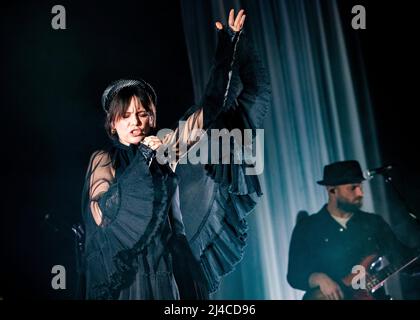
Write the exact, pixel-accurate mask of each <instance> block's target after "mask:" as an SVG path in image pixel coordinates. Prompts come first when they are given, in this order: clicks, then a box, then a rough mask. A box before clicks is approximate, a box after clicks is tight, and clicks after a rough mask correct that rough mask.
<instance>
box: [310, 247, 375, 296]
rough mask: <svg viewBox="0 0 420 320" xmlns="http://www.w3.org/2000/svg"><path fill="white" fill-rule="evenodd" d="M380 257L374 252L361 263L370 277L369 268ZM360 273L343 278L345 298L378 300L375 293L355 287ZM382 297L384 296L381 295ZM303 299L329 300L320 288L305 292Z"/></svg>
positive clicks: (342, 284)
mask: <svg viewBox="0 0 420 320" xmlns="http://www.w3.org/2000/svg"><path fill="white" fill-rule="evenodd" d="M377 259H378V256H377V255H376V254H372V255H370V256H368V257H366V258H364V259H363V260H362V261H361V262H360V263H359V265H360V266H363V267H364V268H365V270H366V277H369V276H370V274H369V270H370V269H371V266H372V264H373V263H374V262H375V261H376V260H377ZM357 275H358V273H350V274H348V275H347V276H346V277H344V278H343V279H342V280H341V282H342V283H341V290H342V291H343V294H344V299H345V300H376V298H375V296H374V295H373V293H371V292H370V291H369V290H367V289H353V288H352V280H353V278H354V277H356V276H357ZM381 298H382V297H381ZM302 299H303V300H328V299H327V297H325V296H324V295H323V294H322V292H321V290H320V289H319V288H314V289H312V290H309V291H307V292H306V293H305V295H304V296H303V298H302Z"/></svg>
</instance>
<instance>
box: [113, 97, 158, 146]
mask: <svg viewBox="0 0 420 320" xmlns="http://www.w3.org/2000/svg"><path fill="white" fill-rule="evenodd" d="M113 127H114V129H115V130H116V131H117V134H118V138H119V140H120V142H121V143H122V144H125V145H127V146H128V145H130V144H139V143H140V142H141V141H142V140H143V139H144V138H145V137H146V136H147V135H148V134H149V131H150V123H149V112H147V111H146V109H145V108H144V107H143V105H142V104H141V101H140V100H139V99H138V98H137V97H136V96H133V97H132V98H131V101H130V105H129V106H128V108H127V110H126V112H125V113H124V114H123V116H122V117H119V118H117V119H115V120H114V122H113Z"/></svg>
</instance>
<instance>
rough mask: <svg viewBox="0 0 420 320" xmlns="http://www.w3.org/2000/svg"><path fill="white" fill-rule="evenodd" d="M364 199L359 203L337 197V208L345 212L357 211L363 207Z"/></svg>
mask: <svg viewBox="0 0 420 320" xmlns="http://www.w3.org/2000/svg"><path fill="white" fill-rule="evenodd" d="M362 205H363V201H362V200H361V201H360V202H358V203H349V202H348V201H346V200H340V199H337V208H338V209H340V210H342V211H344V212H356V211H359V209H360V208H361V207H362Z"/></svg>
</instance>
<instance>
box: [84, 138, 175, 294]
mask: <svg viewBox="0 0 420 320" xmlns="http://www.w3.org/2000/svg"><path fill="white" fill-rule="evenodd" d="M141 146H142V148H146V147H145V146H143V145H141ZM140 151H141V150H140ZM145 154H147V153H145V152H137V154H136V155H135V157H134V158H133V160H132V161H131V163H130V165H129V166H128V167H127V168H126V170H125V171H124V172H123V173H122V174H121V176H120V177H119V178H118V179H117V180H113V179H112V176H113V172H112V170H113V169H112V164H111V161H110V156H109V154H108V153H107V152H103V151H101V152H97V153H95V154H94V156H93V157H92V160H91V165H90V168H89V170H88V175H87V177H86V185H87V187H86V188H85V189H86V196H85V201H84V211H85V214H84V218H85V223H86V226H87V231H88V232H87V238H86V263H87V273H86V276H87V294H88V298H92V299H100V298H105V299H108V298H109V299H112V298H115V297H116V295H117V294H118V292H119V290H120V289H121V288H122V287H124V286H125V285H127V284H129V283H130V282H131V281H132V277H133V276H134V275H135V272H136V268H137V266H136V261H137V260H136V259H135V258H136V256H137V255H138V254H139V252H141V250H143V248H145V247H146V246H147V245H148V243H149V242H150V241H151V239H153V237H154V236H155V235H156V234H157V230H158V229H159V227H160V226H161V225H162V223H163V222H164V220H165V218H166V215H167V206H168V204H169V203H170V201H169V200H170V199H169V198H170V197H171V196H172V193H173V190H174V188H175V185H171V184H168V183H166V182H168V181H174V183H176V181H175V180H173V179H165V178H164V177H165V175H168V174H172V173H171V172H157V170H161V169H160V168H159V167H158V166H154V167H153V168H154V169H153V170H150V169H149V162H150V159H148V158H147V156H146V155H145ZM169 171H170V170H169ZM139 188H141V191H140V190H139ZM95 215H96V217H95ZM98 218H99V219H98Z"/></svg>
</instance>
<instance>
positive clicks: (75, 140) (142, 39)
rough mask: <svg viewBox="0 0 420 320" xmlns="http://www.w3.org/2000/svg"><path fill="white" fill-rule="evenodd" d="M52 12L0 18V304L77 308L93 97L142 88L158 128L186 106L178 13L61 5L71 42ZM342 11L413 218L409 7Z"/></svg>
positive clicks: (139, 6)
mask: <svg viewBox="0 0 420 320" xmlns="http://www.w3.org/2000/svg"><path fill="white" fill-rule="evenodd" d="M55 4H57V3H56V2H51V1H46V2H44V3H42V4H40V3H39V1H16V2H15V3H13V4H1V9H0V11H1V15H2V17H1V40H2V50H1V90H2V98H1V105H2V115H3V117H2V119H3V121H2V124H3V128H2V129H3V133H4V134H5V136H4V140H3V151H2V157H1V158H2V162H3V165H2V167H3V170H2V182H3V184H2V185H3V188H2V200H1V203H2V219H3V224H2V226H3V232H2V247H3V250H2V255H3V257H2V261H3V263H1V271H2V281H1V287H0V290H1V291H0V296H1V297H3V298H4V299H18V298H28V299H45V298H46V299H50V298H53V299H68V298H72V297H73V294H74V291H75V281H74V280H75V256H74V251H73V247H74V241H73V237H72V233H71V231H70V227H71V225H72V224H73V223H75V222H77V221H80V195H81V191H82V187H83V186H82V184H83V178H84V172H85V170H86V166H87V162H88V159H89V156H90V154H91V153H92V152H93V151H94V150H96V149H98V148H100V147H101V146H103V145H105V144H106V143H107V137H106V135H105V132H104V130H103V116H104V114H103V112H102V110H101V107H100V96H101V94H102V91H103V89H104V88H105V87H106V86H107V85H108V83H109V82H110V81H112V80H115V79H118V78H124V77H142V78H144V79H147V80H148V81H149V82H150V83H151V84H152V85H153V86H154V87H155V89H156V91H157V94H158V122H159V124H160V126H161V127H168V126H170V125H171V124H172V123H173V122H174V121H175V120H176V119H177V118H178V117H179V116H180V115H182V113H183V111H185V110H186V109H187V108H188V107H189V106H190V105H191V104H193V103H194V101H193V91H192V84H191V77H190V69H189V65H188V57H187V52H186V48H185V42H184V37H183V29H182V20H181V15H180V7H179V6H180V4H179V1H155V2H151V1H150V2H149V1H147V2H146V1H118V2H109V3H105V2H99V1H98V2H96V3H91V2H86V3H82V2H80V3H75V1H60V3H59V4H61V5H63V6H64V7H65V8H66V14H67V21H66V22H67V30H53V29H52V28H51V18H52V16H53V15H52V14H51V8H52V7H53V6H54V5H55ZM355 4H363V5H365V7H366V10H367V30H359V31H355V30H353V29H351V28H350V21H351V18H352V15H351V7H352V6H353V5H355ZM340 9H341V15H342V20H343V28H344V32H345V37H346V43H347V47H348V50H349V53H350V58H351V63H352V65H353V67H354V70H355V72H354V82H355V83H356V86H357V85H362V82H363V81H362V80H363V77H362V74H361V73H360V70H361V68H359V66H360V65H362V66H364V67H365V69H366V76H367V83H368V86H369V92H370V98H371V101H372V105H373V107H374V110H373V111H374V115H375V119H376V130H377V134H378V137H379V143H380V150H381V155H382V158H383V163H384V164H385V163H395V164H397V166H396V169H395V170H394V172H393V175H394V177H395V181H396V184H397V186H398V187H399V189H400V190H401V192H402V193H403V194H404V196H405V197H406V198H407V203H408V204H409V205H410V206H411V207H412V208H413V209H414V211H415V212H417V213H418V212H419V211H420V203H419V201H420V200H419V199H420V196H419V195H420V187H419V186H420V183H419V177H420V172H419V164H420V158H419V151H418V149H419V145H420V144H419V141H418V138H419V136H420V135H419V132H418V130H419V124H418V118H417V110H416V109H417V107H418V105H419V103H418V100H417V95H418V91H419V89H418V88H417V87H418V83H419V81H418V79H417V77H418V75H419V63H418V59H419V57H420V55H419V50H418V49H417V48H416V46H415V41H416V39H418V32H417V30H418V26H417V24H416V20H415V17H416V11H415V10H414V5H413V4H411V3H410V4H409V3H408V1H406V2H404V4H403V3H401V4H400V3H394V2H391V1H340ZM250 14H252V13H250ZM211 28H212V26H209V32H210V31H211ZM359 103H360V107H361V108H363V106H364V105H363V104H364V103H365V102H364V101H359ZM378 165H380V164H378ZM377 179H381V177H379V178H377ZM387 192H388V194H389V198H390V201H391V202H392V203H393V206H394V208H395V210H394V211H393V215H392V221H394V222H395V226H396V227H397V226H398V225H400V224H401V221H404V218H403V217H405V216H406V214H405V212H404V210H403V206H402V204H401V202H399V200H398V199H397V198H396V196H395V193H393V192H392V190H391V188H390V186H389V187H388V188H387ZM46 217H48V218H46ZM413 237H415V236H413ZM409 238H410V237H409ZM408 240H410V239H408ZM53 265H63V266H65V267H66V270H67V290H58V291H55V290H53V289H51V283H50V281H51V278H52V275H51V268H52V266H53Z"/></svg>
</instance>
